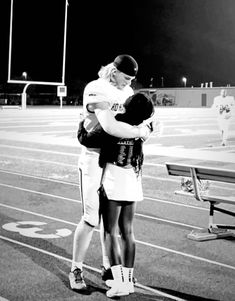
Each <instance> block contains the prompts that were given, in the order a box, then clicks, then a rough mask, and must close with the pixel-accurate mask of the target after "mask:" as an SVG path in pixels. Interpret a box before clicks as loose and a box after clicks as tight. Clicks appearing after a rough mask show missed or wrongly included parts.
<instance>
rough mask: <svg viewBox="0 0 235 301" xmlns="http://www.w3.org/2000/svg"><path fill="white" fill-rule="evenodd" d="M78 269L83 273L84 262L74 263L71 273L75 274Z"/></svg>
mask: <svg viewBox="0 0 235 301" xmlns="http://www.w3.org/2000/svg"><path fill="white" fill-rule="evenodd" d="M76 268H79V269H80V270H81V271H82V269H83V263H82V262H76V261H72V267H71V272H73V271H74V270H75V269H76Z"/></svg>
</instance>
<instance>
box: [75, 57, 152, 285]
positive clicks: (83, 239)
mask: <svg viewBox="0 0 235 301" xmlns="http://www.w3.org/2000/svg"><path fill="white" fill-rule="evenodd" d="M137 71H138V64H137V62H136V61H135V59H134V58H133V57H132V56H130V55H126V54H123V55H119V56H117V57H116V58H115V59H114V61H113V62H111V63H109V64H108V65H106V66H103V67H101V69H100V71H99V72H98V76H99V77H98V79H96V80H93V81H91V82H90V83H88V84H87V86H86V87H85V90H84V94H83V113H84V123H83V125H84V129H85V130H86V131H87V132H88V133H90V132H92V130H93V129H94V128H95V127H96V126H97V125H101V127H102V129H103V130H104V131H105V132H107V133H108V134H110V135H113V136H116V137H126V138H139V137H142V138H147V137H148V135H149V133H150V131H149V129H148V128H147V127H146V126H144V125H143V126H141V127H135V126H131V125H130V124H127V123H123V122H119V121H117V120H116V119H115V117H114V116H115V115H116V114H117V113H120V112H123V103H124V102H125V100H126V99H127V98H128V97H129V96H130V95H133V94H134V91H133V89H132V88H131V86H130V85H131V82H132V80H133V79H134V78H135V76H136V74H137ZM82 137H83V135H80V134H79V135H78V139H79V141H80V143H81V144H82V145H83V147H82V153H81V156H80V158H79V171H80V184H81V185H80V193H81V199H82V204H83V216H82V218H81V220H80V221H79V223H78V225H77V227H76V230H75V233H74V240H73V258H72V265H71V272H70V273H69V281H70V286H71V288H72V289H73V290H83V289H85V288H86V283H85V280H84V278H83V262H84V259H85V256H86V253H87V250H88V247H89V244H90V241H91V238H92V235H93V232H94V229H95V227H96V226H98V225H99V196H98V194H97V190H98V188H99V185H100V178H101V174H102V168H100V167H99V164H98V159H99V152H100V147H101V145H100V143H98V144H91V145H87V144H86V143H85V142H84V143H83V141H82V139H80V138H82ZM104 238H105V237H104V235H103V231H102V227H101V246H102V257H103V267H104V269H103V272H104V273H103V274H102V279H108V278H109V275H110V274H111V273H108V272H107V271H110V269H109V268H110V264H109V260H108V256H107V255H106V252H105V247H104ZM104 277H105V278H104Z"/></svg>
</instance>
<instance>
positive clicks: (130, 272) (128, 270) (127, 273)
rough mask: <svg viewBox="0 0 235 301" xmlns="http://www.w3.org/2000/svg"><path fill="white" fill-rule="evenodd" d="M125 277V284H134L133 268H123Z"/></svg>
mask: <svg viewBox="0 0 235 301" xmlns="http://www.w3.org/2000/svg"><path fill="white" fill-rule="evenodd" d="M122 269H123V276H124V282H132V279H133V271H134V269H133V268H126V267H123V268H122Z"/></svg>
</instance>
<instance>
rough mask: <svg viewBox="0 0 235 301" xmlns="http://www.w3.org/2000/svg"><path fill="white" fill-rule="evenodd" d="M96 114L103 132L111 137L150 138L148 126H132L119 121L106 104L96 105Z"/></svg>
mask: <svg viewBox="0 0 235 301" xmlns="http://www.w3.org/2000/svg"><path fill="white" fill-rule="evenodd" d="M94 112H95V114H96V116H97V119H98V121H99V123H100V125H101V126H102V128H103V130H104V131H105V132H106V133H108V134H109V135H112V136H115V137H118V138H144V139H146V137H148V136H149V133H150V130H149V128H148V127H147V126H145V125H143V126H140V127H136V126H132V125H130V124H128V123H124V122H121V121H117V120H116V119H115V117H114V115H113V114H112V112H111V111H110V109H109V104H108V103H106V102H102V103H97V104H94Z"/></svg>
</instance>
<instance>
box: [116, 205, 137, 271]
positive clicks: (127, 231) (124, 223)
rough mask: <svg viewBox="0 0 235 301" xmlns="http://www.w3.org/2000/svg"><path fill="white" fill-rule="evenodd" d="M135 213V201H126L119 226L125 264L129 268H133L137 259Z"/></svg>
mask: <svg viewBox="0 0 235 301" xmlns="http://www.w3.org/2000/svg"><path fill="white" fill-rule="evenodd" d="M134 214H135V203H134V202H125V205H124V206H123V207H122V210H121V214H120V218H119V228H120V231H121V236H122V250H123V265H124V266H125V267H128V268H133V266H134V261H135V237H134V231H133V219H134Z"/></svg>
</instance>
